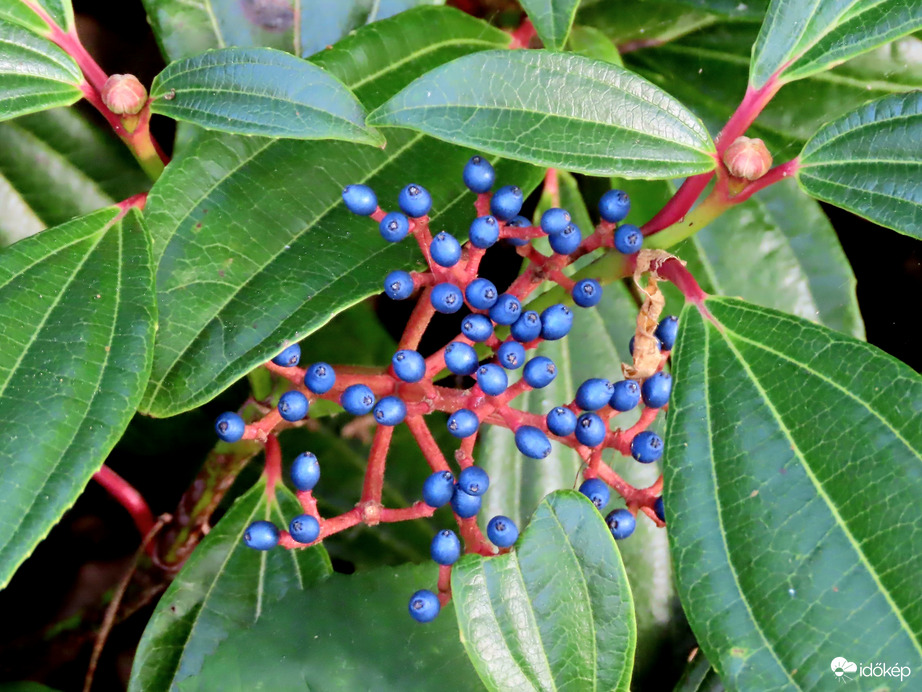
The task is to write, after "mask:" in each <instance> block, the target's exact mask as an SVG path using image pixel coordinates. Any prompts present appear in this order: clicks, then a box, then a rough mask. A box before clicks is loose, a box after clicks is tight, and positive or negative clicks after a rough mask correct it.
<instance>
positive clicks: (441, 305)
mask: <svg viewBox="0 0 922 692" xmlns="http://www.w3.org/2000/svg"><path fill="white" fill-rule="evenodd" d="M429 301H430V302H431V303H432V307H434V308H435V309H436V310H437V311H438V312H443V313H445V314H447V315H450V314H452V313H454V312H458V310H460V309H461V306H462V305H464V297H463V296H462V295H461V289H460V288H458V287H457V286H455V285H454V284H450V283H441V284H436V285H435V286H434V287H433V289H432V293H431V294H430V295H429Z"/></svg>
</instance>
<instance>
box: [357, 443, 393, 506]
mask: <svg viewBox="0 0 922 692" xmlns="http://www.w3.org/2000/svg"><path fill="white" fill-rule="evenodd" d="M393 436H394V428H393V426H390V425H379V426H378V429H377V430H375V437H374V439H373V440H372V442H371V452H370V453H369V455H368V466H367V467H366V469H365V483H364V485H363V486H362V502H381V490H382V489H383V488H384V467H385V465H386V464H387V450H388V449H389V448H390V446H391V439H392V438H393Z"/></svg>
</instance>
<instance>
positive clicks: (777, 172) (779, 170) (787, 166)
mask: <svg viewBox="0 0 922 692" xmlns="http://www.w3.org/2000/svg"><path fill="white" fill-rule="evenodd" d="M798 168H800V159H799V158H797V159H791V160H790V161H788V162H787V163H783V164H781V165H780V166H775V167H774V168H772V169H771V170H770V171H769V172H768V173H766V174H765V175H763V176H762V177H761V178H759V179H758V180H753V181H752V182H751V183H749V184H748V185H747V186H746V187H744V188H743V191H742V192H740V193H739V194H737V195H735V196H734V197H733V198H732V201H733V203H734V204H739V203H740V202H745V201H746V200H747V199H749V198H750V197H752V196H753V195H754V194H755V193H757V192H758V191H759V190H764V189H765V188H766V187H768V186H769V185H774V184H775V183H777V182H779V181H781V180H784V179H785V178H787V177H789V176H792V175H795V174H796V173H797V169H798Z"/></svg>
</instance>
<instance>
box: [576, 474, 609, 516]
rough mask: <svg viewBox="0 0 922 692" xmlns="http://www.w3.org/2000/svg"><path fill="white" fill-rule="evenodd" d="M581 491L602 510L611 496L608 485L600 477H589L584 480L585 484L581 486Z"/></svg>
mask: <svg viewBox="0 0 922 692" xmlns="http://www.w3.org/2000/svg"><path fill="white" fill-rule="evenodd" d="M579 491H580V492H581V493H582V494H583V495H585V496H586V497H588V498H589V499H590V500H592V504H594V505H595V506H596V509H598V510H600V511H601V509H602V508H603V507H604V506H605V505H607V504H608V500H609V499H610V498H611V492H610V491H609V490H608V486H607V485H605V482H604V481H602V480H600V479H598V478H588V479H586V480H585V481H583V484H582V485H581V486H579Z"/></svg>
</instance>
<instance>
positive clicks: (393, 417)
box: [374, 396, 407, 426]
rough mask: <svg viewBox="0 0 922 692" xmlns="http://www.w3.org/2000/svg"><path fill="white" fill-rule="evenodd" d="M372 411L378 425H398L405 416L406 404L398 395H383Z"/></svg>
mask: <svg viewBox="0 0 922 692" xmlns="http://www.w3.org/2000/svg"><path fill="white" fill-rule="evenodd" d="M374 411H375V420H376V421H377V422H378V424H379V425H388V426H394V425H399V424H400V423H403V419H404V418H406V417H407V405H406V404H405V403H403V400H402V399H401V398H400V397H398V396H386V397H384V398H383V399H381V400H380V401H379V402H378V403H377V404H375V409H374Z"/></svg>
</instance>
